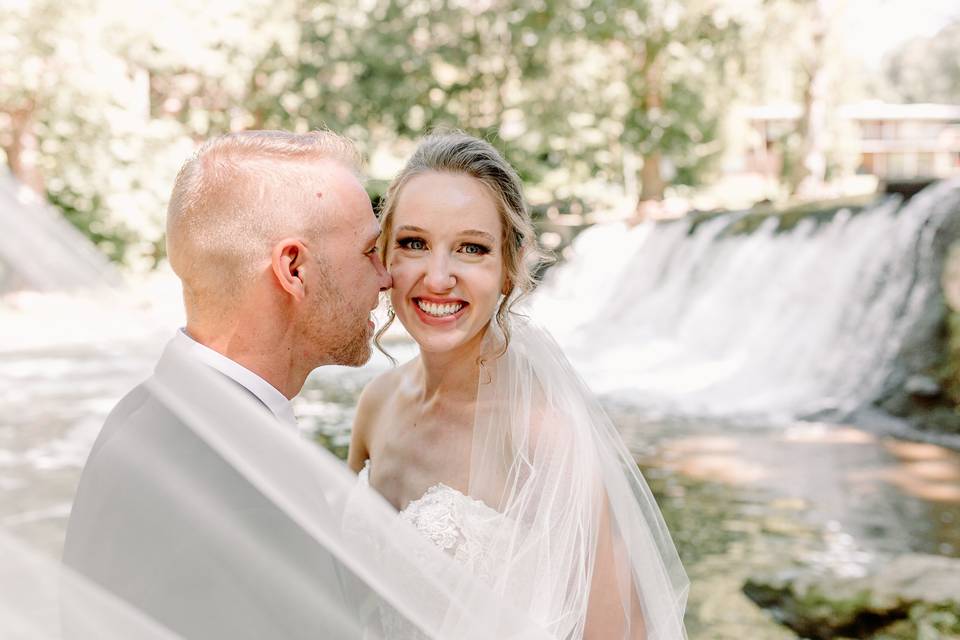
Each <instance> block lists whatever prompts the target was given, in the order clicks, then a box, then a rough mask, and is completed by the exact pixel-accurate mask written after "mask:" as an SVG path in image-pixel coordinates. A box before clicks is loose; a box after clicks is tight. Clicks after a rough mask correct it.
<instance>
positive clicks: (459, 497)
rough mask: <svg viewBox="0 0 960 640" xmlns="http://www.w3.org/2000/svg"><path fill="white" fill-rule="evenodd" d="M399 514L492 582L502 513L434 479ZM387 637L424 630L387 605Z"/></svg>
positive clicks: (401, 639) (408, 639)
mask: <svg viewBox="0 0 960 640" xmlns="http://www.w3.org/2000/svg"><path fill="white" fill-rule="evenodd" d="M358 482H359V483H360V484H361V485H364V486H367V487H369V486H370V461H369V460H368V461H367V462H366V464H364V467H363V469H362V470H361V471H360V475H359V478H358ZM398 517H399V518H400V519H401V520H404V521H406V522H408V523H410V524H411V525H413V527H414V528H415V529H416V530H417V531H419V532H420V533H421V534H423V536H424V537H426V538H427V539H428V540H430V541H431V542H433V543H434V544H435V545H437V546H438V547H439V548H440V549H442V550H443V551H444V552H445V553H447V554H449V555H450V556H452V557H453V558H454V559H455V560H456V561H457V562H459V563H461V564H463V565H464V566H465V567H466V568H467V569H468V570H469V571H470V572H471V573H472V574H473V575H475V576H477V577H478V578H480V579H481V580H482V581H485V582H488V583H489V582H492V576H491V568H492V565H493V562H492V557H493V556H492V546H493V541H494V535H495V533H496V531H497V527H498V525H499V524H500V523H502V520H503V515H502V514H501V513H500V512H498V511H497V510H495V509H493V508H491V507H490V506H488V505H487V504H486V503H484V502H482V501H480V500H476V499H474V498H471V497H470V496H467V495H464V494H463V493H461V492H460V491H458V490H456V489H454V488H453V487H450V486H447V485H445V484H443V483H437V484H435V485H433V486H432V487H430V488H429V489H427V491H426V493H424V494H423V495H422V496H421V497H419V498H417V499H416V500H412V501H410V502H409V503H408V504H407V506H406V507H404V508H403V509H402V510H401V511H400V513H399V514H398ZM381 622H382V625H383V631H384V638H385V639H386V640H424V639H427V638H428V636H426V635H425V634H424V633H423V632H421V631H420V630H419V629H417V628H416V627H414V626H413V625H411V624H410V623H409V622H408V621H407V620H405V619H403V618H401V617H400V616H398V615H397V614H396V612H394V611H392V610H390V609H386V608H384V609H382V610H381Z"/></svg>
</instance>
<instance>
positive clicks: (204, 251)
mask: <svg viewBox="0 0 960 640" xmlns="http://www.w3.org/2000/svg"><path fill="white" fill-rule="evenodd" d="M358 173H359V160H358V154H357V152H356V150H355V149H354V146H353V145H352V143H351V142H350V141H348V140H347V139H345V138H342V137H340V136H338V135H336V134H333V133H331V132H315V133H309V134H292V133H285V132H279V131H250V132H244V133H234V134H229V135H226V136H222V137H220V138H217V139H215V140H212V141H210V142H208V143H206V144H205V145H203V146H202V147H201V148H200V149H199V151H198V152H197V153H196V155H195V156H194V157H193V158H191V159H190V160H188V161H187V162H186V164H185V165H184V166H183V168H182V169H181V170H180V173H179V175H178V176H177V179H176V183H175V184H174V187H173V193H172V195H171V198H170V204H169V209H168V218H167V252H168V255H169V259H170V264H171V265H172V267H173V270H174V271H175V272H176V274H177V276H178V277H179V278H180V280H181V282H182V284H183V300H184V305H185V307H186V316H187V324H186V327H185V328H184V329H181V330H180V331H179V332H178V333H177V334H176V336H175V337H174V338H173V340H171V342H170V344H169V345H168V346H167V349H166V350H165V352H164V354H163V356H162V357H161V359H160V362H159V363H158V364H157V368H156V373H155V375H154V377H153V378H151V380H149V381H147V382H146V383H145V384H143V385H141V386H139V387H137V388H135V389H134V390H133V391H131V392H130V393H129V394H128V395H127V396H126V397H125V398H123V399H122V400H121V401H120V403H119V404H118V405H117V406H116V407H115V408H114V410H113V411H112V412H111V414H110V415H109V417H108V418H107V421H106V423H105V424H104V427H103V430H102V431H101V433H100V435H99V437H98V438H97V441H96V443H95V444H94V446H93V449H92V451H91V454H90V457H89V459H88V461H87V464H86V466H85V468H84V471H83V475H82V477H81V481H80V486H79V489H78V492H77V497H76V500H75V502H74V505H73V510H72V512H71V517H70V524H69V528H68V532H67V539H66V544H65V550H64V562H65V563H66V564H67V565H68V566H69V567H71V568H72V569H74V570H75V571H76V572H77V573H79V574H80V575H81V576H83V577H85V578H88V579H90V580H92V581H93V582H94V583H95V584H97V585H98V586H100V587H103V588H105V589H106V590H108V591H110V592H112V593H113V594H115V595H117V596H119V597H120V598H121V599H122V600H124V601H126V602H127V603H129V604H131V605H132V607H133V609H135V610H137V611H139V612H142V613H145V614H146V615H147V616H149V617H150V618H152V619H154V620H156V621H157V622H159V623H161V624H162V625H163V626H165V627H166V628H168V629H169V630H172V631H174V632H175V633H177V634H178V635H181V636H183V637H186V638H203V639H207V638H210V639H217V638H231V639H247V638H249V639H250V640H253V639H254V638H296V639H299V638H304V639H305V638H311V639H315V638H325V637H331V638H332V637H347V636H346V635H344V634H346V633H347V632H346V631H344V629H345V628H346V627H337V622H336V616H335V615H326V614H325V613H324V612H323V610H322V607H323V605H328V606H329V605H331V604H332V605H333V607H332V609H333V610H335V609H336V608H337V604H336V599H337V598H338V597H339V596H338V593H337V590H338V587H337V584H336V583H337V571H338V568H336V567H333V566H332V563H331V561H330V560H329V558H326V557H324V556H323V554H322V553H317V552H316V549H315V548H314V545H315V542H314V540H313V539H312V538H310V537H309V536H308V535H306V534H305V533H304V532H303V531H302V530H301V529H300V528H299V527H298V526H297V525H296V524H295V523H294V522H292V520H291V519H290V518H289V517H287V516H286V515H285V514H284V513H282V512H281V511H280V510H279V509H278V508H277V507H276V506H275V504H274V503H273V502H271V501H270V500H268V499H267V498H265V497H264V495H262V494H261V493H260V492H259V491H258V490H257V488H255V487H253V486H252V485H251V484H250V483H249V481H248V480H247V479H246V478H245V477H243V476H242V475H241V474H239V473H238V472H237V470H236V469H235V468H234V467H233V466H232V465H231V464H229V463H228V462H227V461H225V460H224V459H223V458H222V457H221V456H220V455H218V453H217V452H216V451H214V450H213V449H212V448H211V447H210V446H208V444H207V442H205V441H204V439H202V438H201V437H198V435H197V433H195V432H194V431H193V430H191V429H190V428H189V426H188V425H187V424H186V423H185V418H183V415H187V413H185V412H183V411H179V412H178V411H177V406H175V403H172V402H171V401H170V398H169V397H164V396H162V394H159V393H158V391H157V390H158V389H162V388H176V386H177V384H178V383H179V384H181V386H183V385H184V380H187V379H188V378H189V375H188V374H189V373H190V372H189V371H188V370H189V369H190V366H195V365H196V363H202V365H203V366H202V367H199V368H201V369H203V370H204V371H207V372H216V373H210V375H211V376H213V377H215V378H217V380H214V382H218V383H219V384H221V385H222V384H223V383H222V381H227V382H228V384H227V385H224V386H226V387H228V388H227V389H226V390H227V391H232V390H235V389H239V390H240V391H242V393H240V394H237V395H236V398H240V400H244V399H246V401H247V402H248V403H249V408H250V411H255V412H260V413H262V414H263V415H266V416H269V417H270V419H272V420H275V421H276V423H279V425H280V426H281V428H284V429H291V430H293V429H295V427H296V421H295V418H294V415H293V411H292V408H291V404H290V399H291V398H292V397H293V396H295V395H296V394H297V393H299V392H300V389H301V387H302V386H303V383H304V381H305V380H306V378H307V375H308V374H309V373H310V372H311V371H312V370H313V369H315V368H316V367H318V366H321V365H326V364H342V365H351V366H359V365H361V364H363V363H364V362H366V361H367V359H368V358H369V357H370V339H371V337H372V330H373V323H372V321H371V320H370V312H371V311H372V309H373V308H374V307H376V305H377V301H378V297H379V292H381V291H384V290H386V289H388V288H389V287H390V286H391V281H390V276H389V275H388V274H387V272H386V271H385V270H384V268H383V265H382V263H381V261H380V259H379V256H378V255H377V252H376V248H375V245H376V239H377V237H378V235H379V233H380V229H379V225H378V223H377V220H376V218H375V217H374V214H373V210H372V208H371V205H370V199H369V198H368V197H367V194H366V192H365V191H364V189H363V187H362V186H361V184H360V182H359V180H358ZM164 385H166V387H165V386H164ZM188 386H190V388H188V389H187V391H188V392H193V391H195V392H196V397H198V398H201V400H200V403H201V405H203V404H206V405H209V406H205V407H204V406H201V407H200V408H201V409H205V410H209V411H212V412H214V415H216V410H217V409H216V406H217V405H216V404H215V402H216V401H217V399H218V391H217V385H210V388H209V389H207V388H202V389H197V388H196V387H197V386H198V385H196V384H192V385H188ZM199 386H203V385H199ZM221 388H222V387H221ZM236 398H234V400H236ZM220 399H221V400H222V401H224V402H228V403H229V402H231V400H230V399H226V400H224V399H223V398H222V397H221V398H220ZM233 404H236V402H235V401H234V402H233ZM230 426H231V428H234V427H236V428H237V429H240V428H241V427H240V426H239V425H234V424H231V425H230ZM227 543H229V545H228V544H227ZM227 547H230V549H229V550H228V548H227ZM237 549H242V550H245V552H244V553H243V554H238V553H237V552H236V550H237ZM238 555H239V556H240V558H241V561H240V562H238V561H237V560H238ZM292 587H295V588H292ZM83 613H84V612H82V611H81V612H76V611H74V612H73V613H71V612H69V611H68V613H66V614H65V616H64V625H65V631H67V635H68V637H95V631H93V630H91V629H89V628H87V627H85V626H84V625H86V624H88V623H89V621H88V620H84V616H83V615H82V614H83ZM87 617H89V613H88V616H87ZM95 625H96V621H94V626H95Z"/></svg>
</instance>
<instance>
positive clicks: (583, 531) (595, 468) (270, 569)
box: [0, 318, 688, 640]
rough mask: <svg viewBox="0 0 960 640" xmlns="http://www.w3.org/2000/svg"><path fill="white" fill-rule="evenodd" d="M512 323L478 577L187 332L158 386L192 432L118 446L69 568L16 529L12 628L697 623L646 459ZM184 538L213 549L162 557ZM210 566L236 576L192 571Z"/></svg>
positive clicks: (494, 372)
mask: <svg viewBox="0 0 960 640" xmlns="http://www.w3.org/2000/svg"><path fill="white" fill-rule="evenodd" d="M511 332H512V333H511V339H510V343H509V348H508V349H507V350H506V352H505V353H504V354H503V355H501V356H499V357H497V354H498V352H499V351H500V348H501V346H502V344H503V343H502V340H503V337H502V336H501V335H499V334H498V333H497V332H495V331H491V332H490V334H489V335H488V338H487V342H486V344H485V348H486V350H487V355H486V357H485V359H484V362H483V366H482V370H481V376H480V381H479V388H478V391H479V395H478V401H477V409H476V418H475V419H476V422H475V425H474V426H475V428H474V443H473V450H472V458H471V468H470V484H469V493H470V494H471V495H472V496H473V497H475V498H478V499H481V500H483V501H484V502H485V503H486V504H488V505H490V506H492V507H494V509H495V510H496V513H495V514H494V515H492V516H491V517H495V518H497V526H496V527H495V529H494V531H495V533H494V536H493V538H492V541H491V543H490V545H489V548H488V549H486V551H485V557H484V563H485V570H484V576H483V577H482V578H481V577H478V576H477V575H474V574H473V573H472V572H469V571H467V570H466V569H465V568H464V567H463V566H461V565H459V564H458V563H457V562H456V561H455V560H453V559H452V558H450V557H449V556H447V555H446V554H444V553H443V552H442V551H441V550H440V549H438V548H437V547H435V546H434V545H433V544H432V543H430V542H429V541H428V540H426V539H425V538H424V537H423V536H422V535H421V534H420V533H419V532H418V531H416V530H415V529H414V528H413V527H411V526H409V525H408V524H406V523H404V522H401V521H400V520H399V519H398V517H397V514H396V512H395V511H394V510H393V509H392V507H391V506H390V505H389V504H388V503H387V502H386V501H384V500H383V499H382V498H381V497H380V496H379V495H377V494H376V493H375V492H374V491H372V490H370V489H365V488H363V487H359V486H358V485H357V482H356V477H355V476H354V475H353V474H352V473H350V471H349V470H348V469H347V468H346V467H345V465H343V463H342V462H341V461H339V460H337V459H336V458H334V457H333V456H332V455H331V454H329V453H327V452H326V451H325V450H323V449H321V448H320V447H317V446H316V445H314V444H313V443H310V442H307V441H305V440H303V439H302V438H300V437H299V436H298V435H297V434H296V433H294V432H293V431H292V430H290V429H288V428H285V427H283V426H281V425H278V424H277V422H276V421H275V420H274V419H273V418H271V417H270V416H269V415H268V414H267V413H266V412H265V411H263V409H262V407H258V406H257V405H256V401H255V400H253V399H252V398H251V397H250V396H249V394H246V393H245V392H244V391H242V390H240V389H239V388H238V387H237V386H236V385H234V384H233V383H231V382H230V381H228V380H227V379H225V378H223V377H222V376H220V375H219V374H217V373H215V372H214V371H212V370H210V369H208V368H207V367H205V366H203V365H202V364H199V363H197V362H196V361H195V360H193V358H192V357H191V356H190V354H188V353H185V352H181V351H179V350H178V349H177V348H176V346H175V345H171V346H170V347H168V351H167V352H166V353H165V355H164V359H163V360H162V361H161V365H158V368H157V372H156V375H154V377H152V378H151V379H150V380H149V381H147V382H146V383H145V384H144V386H143V387H144V393H147V394H149V395H150V396H151V398H152V401H153V402H156V403H158V404H160V405H162V406H163V407H164V409H165V410H167V411H169V412H170V414H171V415H172V416H174V417H175V418H176V420H177V421H178V422H179V423H180V424H182V425H183V428H184V429H185V430H186V431H187V432H188V433H187V436H189V443H190V444H189V446H186V445H185V444H184V443H185V442H187V439H178V440H176V441H175V443H176V447H175V448H174V449H173V451H174V452H176V453H177V454H178V455H174V456H161V455H158V452H160V451H163V446H164V445H163V442H162V441H161V440H154V438H160V439H163V438H167V437H169V436H170V433H169V429H167V428H165V426H164V425H165V424H166V423H164V424H163V425H160V426H159V428H157V429H156V430H154V431H144V430H140V431H137V430H131V431H130V432H129V433H126V434H123V433H118V434H116V435H114V436H112V437H111V438H110V439H109V440H107V441H106V442H104V443H102V445H101V447H102V448H101V449H100V450H99V452H98V453H96V455H98V456H109V457H110V458H111V459H113V460H115V462H116V464H113V465H106V466H103V470H102V471H101V472H100V475H99V476H97V477H95V478H96V481H97V482H98V483H99V485H100V486H101V487H107V490H108V491H109V496H108V498H109V499H106V500H105V501H104V502H103V505H102V506H101V507H99V508H92V509H86V510H81V511H79V512H77V513H75V514H74V516H75V517H76V521H74V517H72V518H71V524H70V526H71V530H75V531H76V532H84V531H86V532H88V534H87V535H78V536H76V537H73V538H72V539H71V540H70V549H69V557H70V559H71V560H70V562H69V563H68V566H66V567H64V566H62V565H58V564H56V563H51V562H43V561H39V560H35V559H32V558H31V556H30V555H29V554H28V553H26V552H25V551H23V550H22V548H21V547H20V546H19V544H18V543H16V541H13V540H8V539H7V538H4V537H2V536H0V636H2V637H4V638H58V637H62V638H127V639H141V638H143V639H146V638H151V639H152V638H174V637H188V638H199V637H203V638H214V639H215V638H218V637H231V638H236V637H248V636H249V637H257V636H256V634H255V633H253V632H252V631H250V632H248V635H243V633H241V634H240V635H230V636H223V635H220V636H218V635H210V634H203V633H198V632H195V631H192V630H197V629H200V630H202V629H207V628H215V627H216V624H215V623H216V622H217V621H218V620H221V619H223V618H226V617H230V616H234V617H236V618H237V619H244V620H251V621H252V622H251V623H250V624H252V625H256V624H261V623H262V624H263V625H264V626H263V627H262V628H267V629H271V632H270V633H267V636H263V635H261V636H259V637H272V638H300V637H328V638H358V639H360V638H363V639H375V638H388V637H389V636H388V635H386V634H385V632H384V629H383V627H382V620H383V611H384V610H385V609H390V610H391V611H392V612H393V615H394V617H396V616H400V617H402V618H403V619H405V620H407V621H409V622H410V624H412V625H414V626H415V627H417V628H418V629H420V630H422V631H423V632H424V633H425V634H426V635H427V636H428V637H430V638H437V639H453V638H456V639H458V640H481V639H482V640H488V639H489V638H498V639H516V640H549V639H553V640H559V639H562V640H578V639H580V638H590V639H593V638H604V639H606V638H649V639H653V640H668V639H669V640H673V639H676V638H683V637H685V634H684V631H683V622H682V619H683V609H684V606H685V600H686V595H687V588H688V587H687V581H686V577H685V575H684V572H683V569H682V567H681V565H680V562H679V559H678V558H677V554H676V551H675V549H674V547H673V545H672V542H671V540H670V536H669V534H668V532H667V530H666V527H665V525H664V523H663V521H662V518H661V516H660V513H659V510H658V508H657V506H656V503H655V502H654V499H653V497H652V495H651V494H650V491H649V489H648V488H647V486H646V484H645V483H644V481H643V479H642V477H641V476H640V474H639V473H638V470H637V467H636V465H635V463H634V461H633V459H632V458H631V456H630V454H629V452H628V451H627V450H626V448H625V446H624V445H623V444H622V442H621V440H620V437H619V435H618V434H617V432H616V430H615V429H614V427H613V425H612V424H611V423H610V421H609V420H608V418H607V417H606V416H605V415H604V413H603V411H602V410H601V409H600V407H599V405H598V404H597V403H596V401H595V400H594V399H593V397H592V396H591V394H590V392H589V391H588V390H587V388H586V386H585V385H584V384H583V383H582V381H581V380H580V379H579V378H578V377H577V375H576V373H575V372H574V371H573V370H572V368H571V367H570V365H569V363H568V362H567V360H566V358H565V357H564V356H563V354H562V352H561V351H560V349H559V347H558V346H557V345H556V344H555V343H554V342H553V341H552V339H551V338H550V337H549V335H548V334H547V333H546V332H544V331H543V330H542V329H540V328H538V327H537V326H536V325H535V324H534V323H532V322H529V321H526V320H523V319H522V318H515V321H514V322H513V324H512V327H511ZM154 445H157V446H154ZM214 467H216V468H221V467H222V470H223V473H220V474H219V475H218V476H217V478H219V480H218V484H216V486H212V485H211V483H209V482H208V479H209V478H210V474H211V473H212V471H211V469H212V468H214ZM81 491H84V487H83V486H81ZM110 505H113V506H112V507H111V506H110ZM238 505H239V507H238ZM251 505H255V508H254V507H251ZM171 522H179V523H186V524H185V525H184V526H178V527H175V528H171V526H170V523H171ZM128 532H132V533H134V534H135V535H127V533H128ZM171 548H173V549H174V550H175V551H177V552H178V553H179V552H180V551H181V550H183V552H184V555H183V556H180V557H182V558H190V559H196V561H197V563H198V564H190V563H183V565H184V566H169V567H168V566H166V564H167V563H158V562H157V560H156V558H157V557H161V556H162V554H158V553H157V550H158V549H167V550H169V549H171ZM197 550H199V551H200V552H202V553H198V552H197ZM8 551H9V553H7V552H8ZM163 557H166V556H163ZM173 564H175V563H173ZM215 568H220V569H223V568H226V570H228V571H229V573H228V575H229V576H232V578H231V580H230V581H229V582H228V584H229V585H230V586H229V588H226V589H222V590H220V591H218V592H217V593H210V592H209V590H204V583H203V581H202V580H201V581H199V582H197V583H195V582H194V581H193V579H192V578H193V576H200V575H203V572H205V571H209V570H212V569H215ZM118 576H120V577H122V578H123V579H122V580H121V579H119V578H118ZM247 587H249V588H247ZM131 590H133V591H131ZM251 594H254V596H255V597H251ZM263 594H269V595H268V596H264V595H263ZM261 614H262V615H261ZM293 620H297V621H307V623H306V626H300V625H297V626H293V625H291V624H290V623H289V621H293ZM211 625H213V626H211ZM253 628H254V627H252V626H251V627H250V629H253ZM317 629H319V630H320V631H319V632H316V630H317ZM241 631H243V630H241Z"/></svg>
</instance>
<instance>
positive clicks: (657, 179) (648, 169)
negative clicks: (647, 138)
mask: <svg viewBox="0 0 960 640" xmlns="http://www.w3.org/2000/svg"><path fill="white" fill-rule="evenodd" d="M660 160H661V156H660V152H659V151H654V152H652V153H648V154H647V155H646V156H644V157H643V166H642V167H641V168H640V202H644V201H647V200H663V191H664V189H666V187H667V185H666V183H665V182H664V181H663V176H661V175H660Z"/></svg>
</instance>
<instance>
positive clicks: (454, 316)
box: [410, 297, 470, 327]
mask: <svg viewBox="0 0 960 640" xmlns="http://www.w3.org/2000/svg"><path fill="white" fill-rule="evenodd" d="M418 300H422V301H424V302H432V303H434V304H461V305H463V306H462V307H460V310H459V311H457V312H456V313H451V314H450V315H448V316H443V317H442V318H438V317H436V316H432V315H430V314H429V313H427V312H426V311H424V310H423V309H421V308H420V305H419V304H417V301H418ZM410 305H411V306H412V307H413V312H414V313H415V314H416V315H417V318H419V319H420V322H422V323H424V324H429V325H433V326H440V327H442V326H446V325H449V324H453V323H455V322H456V321H457V320H459V319H460V317H461V316H462V315H463V314H464V313H466V312H467V307H469V306H470V303H469V302H467V301H466V300H460V299H457V298H424V297H419V298H410Z"/></svg>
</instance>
